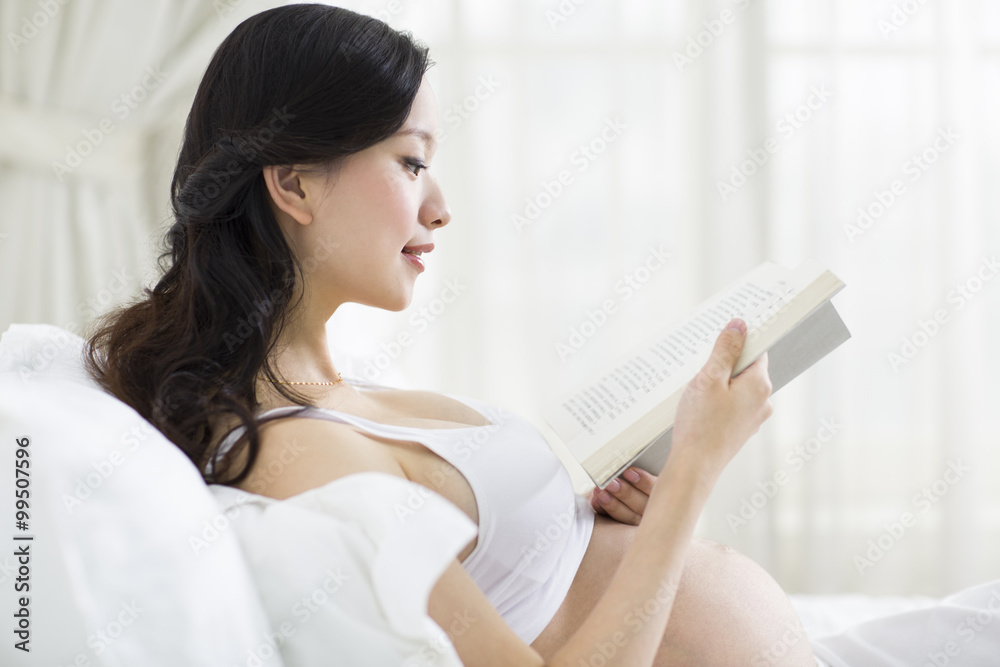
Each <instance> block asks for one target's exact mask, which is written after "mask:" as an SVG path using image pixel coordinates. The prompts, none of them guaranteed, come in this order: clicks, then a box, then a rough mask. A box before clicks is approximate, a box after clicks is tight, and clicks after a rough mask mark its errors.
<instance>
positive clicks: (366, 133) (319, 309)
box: [90, 5, 815, 667]
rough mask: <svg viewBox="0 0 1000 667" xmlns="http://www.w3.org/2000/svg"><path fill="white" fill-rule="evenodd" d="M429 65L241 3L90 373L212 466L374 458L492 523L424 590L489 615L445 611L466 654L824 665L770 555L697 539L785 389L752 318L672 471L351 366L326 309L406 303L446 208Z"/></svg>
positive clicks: (703, 376)
mask: <svg viewBox="0 0 1000 667" xmlns="http://www.w3.org/2000/svg"><path fill="white" fill-rule="evenodd" d="M429 66H430V61H429V60H428V57H427V50H426V48H425V47H422V46H420V45H419V44H417V43H415V42H414V41H413V40H412V39H411V38H410V37H409V36H408V35H406V34H403V33H399V32H397V31H395V30H393V29H391V28H389V27H388V26H387V25H385V24H384V23H382V22H380V21H377V20H375V19H372V18H369V17H366V16H362V15H359V14H355V13H352V12H350V11H347V10H344V9H340V8H335V7H329V6H325V5H288V6H283V7H279V8H276V9H272V10H268V11H265V12H262V13H260V14H257V15H255V16H253V17H251V18H249V19H247V20H246V21H244V22H243V23H241V24H240V25H239V26H238V27H237V28H236V29H235V30H234V31H233V33H232V34H231V35H229V36H228V37H227V38H226V40H225V41H224V42H223V43H222V45H221V46H220V47H219V49H218V50H217V51H216V53H215V54H214V57H213V58H212V61H211V63H210V64H209V67H208V69H207V71H206V73H205V76H204V78H203V80H202V82H201V85H200V86H199V88H198V91H197V94H196V96H195V99H194V104H193V106H192V109H191V112H190V115H189V116H188V119H187V124H186V126H185V130H184V137H183V144H182V146H181V150H180V154H179V157H178V162H177V166H176V169H175V172H174V176H173V182H172V184H171V202H172V207H173V213H174V217H175V222H174V224H173V226H172V227H171V228H170V229H169V231H168V233H167V236H166V243H167V252H166V253H165V257H164V258H166V259H167V260H168V262H167V265H166V267H165V272H164V274H163V276H162V277H161V278H160V279H159V281H158V283H157V284H156V285H155V286H154V287H153V288H152V289H151V290H147V291H146V294H145V295H144V298H143V299H141V300H139V301H137V302H135V303H133V304H131V305H129V306H127V307H125V308H123V309H121V310H119V311H117V312H115V313H113V314H112V315H110V316H108V317H107V318H106V319H105V320H104V321H103V322H102V323H101V327H100V328H99V329H98V330H97V332H96V333H95V334H94V336H93V337H92V338H91V340H90V346H91V347H90V369H91V372H92V373H93V374H94V375H95V377H97V378H98V379H99V380H100V381H101V382H102V384H103V385H104V386H105V387H106V388H107V389H108V390H109V391H111V392H112V393H113V394H115V395H116V396H118V397H119V398H121V399H122V400H123V401H125V402H127V403H129V404H130V405H132V406H133V407H134V408H135V409H136V410H137V411H138V412H139V413H141V414H142V415H143V416H144V417H145V418H146V419H148V420H150V421H151V422H152V423H153V424H155V425H156V426H157V427H158V428H159V429H160V430H162V431H163V432H164V433H165V434H166V435H167V436H168V437H169V438H170V439H171V440H172V441H173V442H174V443H176V445H177V446H178V447H180V448H181V449H182V450H183V451H184V452H185V453H186V454H187V456H189V457H190V458H191V460H192V461H194V462H195V464H196V465H198V466H199V469H200V470H201V471H202V473H203V475H204V477H205V479H206V481H207V482H210V483H223V484H229V485H232V486H236V487H239V488H243V489H246V490H249V491H252V492H254V493H259V494H262V495H266V496H269V497H272V498H276V499H285V498H289V497H291V496H294V495H296V494H299V493H302V492H304V491H307V490H309V489H312V488H316V487H318V486H321V485H323V484H326V483H329V482H330V481H331V480H334V479H337V478H340V477H343V476H346V475H350V474H353V473H359V472H364V471H378V472H382V473H386V474H391V475H398V476H400V477H403V478H406V479H409V480H412V481H414V482H416V483H419V484H422V485H424V486H427V487H428V488H430V489H432V490H433V491H435V492H437V493H439V494H440V495H441V496H443V497H444V498H446V499H448V500H449V501H451V502H452V503H454V504H455V505H456V506H457V507H458V508H459V509H461V510H462V511H463V512H465V513H466V514H467V515H468V516H469V517H470V519H472V520H473V521H475V522H476V523H477V525H478V526H479V531H478V534H477V536H476V537H475V539H473V540H472V541H471V542H470V543H469V544H468V545H466V546H465V548H464V549H463V550H462V552H461V553H459V554H458V556H457V558H456V559H455V560H454V561H453V562H452V564H451V565H450V566H449V567H448V568H447V569H446V570H445V572H444V573H443V575H442V576H441V577H440V579H439V580H438V582H437V584H436V585H435V587H434V589H433V590H432V591H431V596H430V600H429V607H428V613H429V615H430V616H431V618H433V619H434V620H435V622H437V623H438V625H440V626H441V627H442V628H445V629H447V628H449V627H450V625H449V621H450V620H451V619H453V618H454V617H455V615H456V614H457V615H465V617H471V618H474V619H476V622H475V623H472V624H471V626H469V627H468V628H467V629H464V630H463V631H462V632H457V633H451V632H449V635H450V637H451V639H452V642H453V643H454V645H455V648H456V650H457V652H458V654H459V656H460V657H461V659H462V661H463V662H464V664H466V665H470V666H478V665H510V666H517V667H523V666H525V665H543V664H549V665H572V666H573V667H577V666H579V665H629V666H632V667H635V666H641V665H685V666H689V665H717V666H720V667H734V666H739V665H789V666H797V667H805V666H807V665H808V666H811V665H815V661H814V658H813V656H812V651H811V649H810V646H809V642H808V640H806V638H805V634H804V632H803V631H802V630H801V626H800V625H799V624H798V619H797V617H796V615H795V612H794V610H793V609H792V607H791V605H790V604H789V601H788V598H787V596H785V594H784V593H783V592H782V591H781V589H780V588H779V587H778V586H777V584H776V583H775V582H774V581H773V580H772V579H771V578H770V577H769V576H768V575H767V573H766V572H764V571H763V570H762V569H761V568H759V567H758V566H757V565H756V564H754V563H753V562H752V561H750V560H749V559H747V558H745V557H744V556H742V555H740V554H738V553H736V552H734V551H732V550H731V549H728V548H726V547H723V546H721V545H717V544H711V543H706V542H702V541H699V540H693V539H692V535H693V531H694V526H695V522H696V520H697V518H698V515H699V513H700V511H701V510H702V508H703V506H704V504H705V502H706V500H707V497H708V495H709V493H710V491H711V489H712V487H713V485H714V484H715V482H716V480H717V478H718V476H719V474H720V473H721V471H722V470H723V468H724V467H725V465H726V464H727V463H728V461H729V460H730V459H731V458H732V456H733V455H734V454H735V453H736V452H737V451H738V450H739V448H740V447H741V446H742V445H743V444H744V443H745V442H746V440H747V438H749V436H750V435H752V434H753V433H754V432H756V431H757V429H758V428H759V426H760V424H761V423H762V422H763V421H764V420H765V419H766V418H767V417H768V415H769V414H770V412H771V405H770V402H769V400H768V397H769V395H770V390H771V387H770V383H769V381H768V377H767V358H766V356H765V357H763V358H761V359H760V360H758V361H757V362H756V363H754V364H753V365H752V366H750V367H749V368H748V369H747V370H746V371H745V372H744V373H742V374H741V375H739V376H738V377H737V378H735V379H730V377H731V374H732V369H733V367H734V365H735V362H736V359H737V358H738V356H739V354H740V351H741V349H742V345H743V340H744V337H745V333H746V331H745V325H744V324H743V323H742V322H741V321H739V320H734V321H733V322H732V323H731V326H730V327H729V328H727V329H726V330H724V331H723V332H722V333H721V334H720V336H719V338H718V341H717V342H716V346H715V348H714V350H713V353H712V357H711V359H710V361H709V362H708V364H707V365H706V366H705V367H704V368H703V369H702V370H701V372H700V374H699V375H698V376H697V377H696V378H695V379H694V380H693V381H692V382H691V384H690V385H689V386H688V387H687V389H686V392H685V394H684V397H683V400H682V402H681V405H680V407H679V409H678V416H677V421H676V426H675V429H674V436H673V443H674V444H673V450H672V452H671V454H670V458H669V460H668V461H667V464H666V467H665V468H664V469H663V471H662V472H661V474H660V475H659V477H654V476H652V475H649V474H648V473H645V472H643V471H631V470H630V471H627V472H625V473H624V474H623V475H622V477H621V478H619V479H618V480H616V481H615V482H613V483H612V484H611V485H610V486H609V488H608V491H605V492H601V493H599V494H596V495H594V496H593V497H592V498H590V499H586V498H584V497H582V496H578V495H576V494H575V493H574V492H573V487H572V485H571V483H570V478H569V475H568V473H567V472H566V470H565V469H564V468H563V467H562V466H561V465H560V463H559V461H558V459H557V458H556V457H555V455H554V454H553V453H552V452H551V451H550V450H549V448H548V446H547V444H546V442H545V440H544V439H543V438H542V436H541V434H540V433H539V432H538V431H537V430H536V429H535V428H533V427H532V426H531V424H529V423H528V422H527V421H525V420H523V419H520V418H518V417H517V416H515V415H509V414H503V413H502V412H501V411H499V410H497V409H496V408H495V407H493V406H489V405H486V404H484V403H481V402H479V401H476V400H473V399H462V398H459V397H452V396H448V395H442V394H436V393H432V392H428V391H403V390H397V389H392V388H389V387H383V386H378V385H371V384H366V383H362V382H358V381H356V380H352V379H351V378H347V379H345V378H344V377H343V376H342V375H341V374H340V373H339V372H338V371H337V369H336V365H335V364H334V360H333V359H332V358H331V356H330V352H329V349H328V347H327V338H326V330H325V324H326V322H327V320H329V318H330V317H331V316H332V315H333V313H334V311H335V310H336V309H337V308H338V307H339V306H340V305H341V304H344V303H348V302H354V303H361V304H366V305H368V306H372V307H375V308H383V309H386V310H391V311H399V310H403V309H405V308H406V307H407V306H408V305H409V304H410V300H411V298H412V294H413V287H414V283H415V281H416V280H417V279H418V277H419V276H420V273H421V272H422V271H423V270H424V262H426V261H433V256H432V255H431V251H432V249H433V247H434V243H433V241H434V238H435V234H437V233H441V231H442V229H443V228H444V227H445V226H447V225H448V224H449V221H450V220H451V215H450V213H449V210H448V206H447V203H446V200H445V196H444V193H443V192H442V190H441V188H440V187H439V185H438V182H437V180H436V179H435V176H434V170H433V159H434V152H435V148H436V139H437V137H438V136H439V134H440V125H439V121H438V111H437V106H436V102H435V98H434V94H433V91H432V90H431V88H430V87H429V85H428V83H427V80H426V78H425V72H426V70H427V68H428V67H429ZM161 259H163V258H161ZM291 442H294V443H296V447H295V448H294V451H290V449H289V448H288V447H287V443H291ZM539 535H544V536H547V537H546V540H544V541H540V540H539V539H538V536H539Z"/></svg>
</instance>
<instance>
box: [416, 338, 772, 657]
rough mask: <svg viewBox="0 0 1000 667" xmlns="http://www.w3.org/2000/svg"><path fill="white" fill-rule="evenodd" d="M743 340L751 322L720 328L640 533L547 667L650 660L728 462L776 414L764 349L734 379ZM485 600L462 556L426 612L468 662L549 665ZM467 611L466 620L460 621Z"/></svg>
mask: <svg viewBox="0 0 1000 667" xmlns="http://www.w3.org/2000/svg"><path fill="white" fill-rule="evenodd" d="M744 338H745V329H741V330H740V331H733V330H726V331H724V332H723V334H721V335H720V337H719V340H718V341H717V342H716V346H715V348H714V350H713V353H712V357H711V359H710V360H709V362H708V363H707V364H706V365H705V367H704V368H703V369H702V370H701V372H700V373H699V375H698V376H697V377H696V378H695V379H694V380H693V381H692V382H691V383H690V384H689V386H688V388H687V389H686V391H685V394H684V397H683V398H682V400H681V405H680V406H679V407H678V416H677V422H676V424H675V426H674V436H673V446H672V449H671V453H670V455H669V456H668V459H667V462H666V465H665V467H664V469H663V471H662V472H661V473H660V476H659V479H658V481H657V483H656V486H655V487H654V488H653V492H652V494H650V497H649V503H648V505H647V508H646V512H645V514H644V517H643V520H642V523H641V524H640V525H639V527H638V528H637V529H636V535H635V539H634V541H633V543H632V545H631V547H630V548H629V550H628V551H627V552H626V554H625V556H624V557H623V558H622V562H621V564H620V565H619V567H618V569H617V571H616V572H615V573H614V575H613V576H612V579H611V582H610V584H609V586H608V587H607V589H606V591H605V593H604V595H603V596H602V597H601V598H600V600H599V601H598V603H597V604H596V605H595V606H594V609H593V610H592V611H591V613H590V615H589V616H588V617H587V618H586V619H585V620H584V622H583V623H582V624H581V626H580V627H579V628H578V629H577V630H576V632H574V633H573V635H572V636H571V637H570V638H569V640H568V641H567V642H566V644H564V645H563V646H562V647H560V649H559V650H558V651H557V652H556V653H555V654H554V655H553V656H552V658H551V660H550V661H549V663H548V664H549V665H553V666H562V665H565V666H566V667H577V666H578V665H580V664H581V661H582V664H596V663H595V662H592V658H595V657H596V656H597V655H600V656H601V660H600V664H602V665H607V666H608V667H611V666H612V665H628V666H630V667H636V666H641V665H651V664H652V662H653V659H654V657H655V654H656V652H657V650H658V648H659V645H660V642H661V641H662V638H663V635H664V630H665V628H666V625H667V621H668V619H669V617H670V611H671V608H672V606H673V601H674V597H675V594H676V591H677V585H678V582H679V581H680V577H681V572H682V570H683V566H684V557H685V554H686V552H687V549H688V546H689V544H690V542H691V537H692V535H693V533H694V527H695V523H696V522H697V519H698V516H699V514H700V513H701V510H702V508H703V507H704V505H705V502H706V501H707V500H708V496H709V494H710V493H711V490H712V487H713V486H714V484H715V481H716V479H717V478H718V475H719V474H720V473H721V472H722V470H723V468H724V467H725V465H726V464H727V463H728V462H729V460H730V459H731V458H732V456H733V455H735V453H736V452H737V451H738V450H739V448H740V447H741V446H742V445H743V443H744V442H746V440H747V438H749V437H750V435H752V434H753V433H755V432H756V431H757V430H758V429H759V427H760V424H761V423H762V422H763V421H764V420H765V419H767V417H768V416H769V415H770V413H771V405H770V402H769V401H768V396H769V395H770V392H771V385H770V381H769V380H768V376H767V357H766V356H765V357H763V358H762V359H761V360H759V361H758V362H756V363H754V364H752V365H751V366H750V367H748V368H747V370H746V371H745V372H744V373H742V374H741V375H740V376H739V377H738V378H736V379H733V380H730V376H731V374H732V370H733V367H734V366H735V364H736V360H737V359H738V358H739V355H740V352H741V351H742V348H743V342H744ZM477 593H478V595H477ZM484 600H485V597H484V596H482V594H481V593H479V592H478V589H477V588H476V586H475V584H474V583H473V582H472V580H471V578H469V576H468V575H467V574H466V573H465V572H464V571H462V570H461V567H460V566H459V565H458V564H457V563H455V564H453V567H450V568H449V569H448V571H447V572H446V573H445V574H444V575H443V576H442V577H441V579H440V580H439V581H438V584H437V585H436V586H435V588H434V589H433V590H432V592H431V599H430V604H429V613H430V615H431V617H432V618H433V619H434V620H435V622H437V623H438V625H440V626H441V627H442V628H443V629H444V630H445V631H446V632H447V633H448V634H449V636H450V637H451V640H452V643H453V644H454V645H455V647H456V650H457V651H458V653H459V656H460V657H461V658H462V660H463V662H464V664H465V665H466V667H486V666H494V665H496V666H501V665H519V666H520V665H543V664H545V663H544V661H543V660H542V659H541V657H540V656H539V655H538V654H537V652H535V651H534V650H533V649H531V648H530V647H528V646H526V645H525V644H524V643H523V642H522V641H520V640H519V639H518V638H517V637H516V636H515V635H514V634H513V632H512V631H511V630H510V629H509V628H507V626H506V625H505V624H504V623H503V619H502V618H500V616H499V614H497V612H496V611H495V610H493V608H492V607H490V606H489V605H488V603H487V604H486V605H483V601H484ZM637 608H638V609H640V610H641V613H635V610H636V609H637ZM463 614H467V616H466V621H467V622H466V623H455V622H454V621H455V619H457V618H460V617H462V615H463ZM472 617H474V618H475V619H476V620H475V621H474V622H471V621H469V619H470V618H472Z"/></svg>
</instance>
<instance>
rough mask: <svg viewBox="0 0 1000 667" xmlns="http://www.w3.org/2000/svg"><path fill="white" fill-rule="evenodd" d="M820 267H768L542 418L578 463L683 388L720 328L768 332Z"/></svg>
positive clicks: (765, 265)
mask: <svg viewBox="0 0 1000 667" xmlns="http://www.w3.org/2000/svg"><path fill="white" fill-rule="evenodd" d="M816 268H817V267H815V266H809V267H806V266H802V269H803V270H801V271H800V270H796V271H795V272H790V271H788V270H787V269H784V268H782V267H780V266H778V265H776V264H772V263H765V264H763V265H761V266H760V267H758V268H757V269H756V270H754V271H752V272H751V273H750V274H749V275H747V276H746V277H745V278H743V279H741V280H739V281H737V282H736V283H734V284H731V285H730V286H729V287H727V288H726V289H724V290H723V291H722V292H720V293H718V294H717V295H715V296H713V297H712V298H711V299H709V300H708V301H706V302H705V303H703V304H702V305H701V306H699V308H698V309H697V310H696V311H695V313H694V315H692V316H691V317H690V318H688V319H687V320H686V321H684V322H683V324H681V325H680V326H678V327H677V328H676V329H674V330H673V331H671V332H669V333H668V334H666V335H665V336H664V335H662V334H660V335H659V336H658V337H655V338H653V339H651V340H650V341H647V343H646V344H644V346H643V347H642V348H641V349H642V351H641V352H640V353H639V354H633V355H632V356H630V357H627V358H626V359H625V360H623V361H620V362H619V363H618V364H617V365H616V366H614V367H613V368H612V370H610V371H609V372H607V373H606V374H604V375H603V376H601V377H599V378H598V379H597V380H595V381H593V382H591V383H589V384H587V385H586V386H585V387H584V388H583V389H581V390H579V391H577V392H574V393H571V394H569V395H567V396H564V397H563V398H562V399H561V400H560V401H559V403H557V404H556V405H555V406H552V407H550V408H549V409H548V410H547V411H545V412H543V418H545V420H546V422H548V423H549V425H550V426H552V428H553V430H554V431H555V432H556V434H557V435H558V436H559V437H560V438H561V439H562V440H563V442H565V443H566V444H567V445H568V446H570V448H571V450H572V451H573V453H574V455H575V456H578V457H579V458H580V459H581V460H582V459H584V458H586V457H588V456H590V455H591V454H592V453H593V452H594V451H596V450H597V449H598V448H600V446H601V445H602V444H603V442H604V441H605V438H606V437H608V436H609V434H611V433H615V432H617V431H620V430H621V429H623V428H624V427H625V426H627V425H628V424H629V423H630V422H632V421H634V420H635V418H636V417H637V415H639V414H643V413H644V412H645V411H647V410H650V409H652V408H653V407H654V406H655V405H656V403H657V402H658V401H659V400H660V399H661V398H662V397H663V396H664V395H666V394H670V393H672V392H673V391H676V390H677V389H680V388H681V387H683V386H684V385H685V384H687V382H688V381H690V378H691V377H692V376H693V374H694V373H695V372H697V370H698V369H700V368H701V366H703V365H704V363H705V362H706V361H707V359H708V357H709V355H710V354H711V350H712V347H713V346H714V344H715V340H716V338H718V335H719V333H720V332H721V331H722V328H723V327H724V326H725V325H726V323H728V322H729V320H731V319H732V318H734V317H741V318H743V319H744V320H746V322H747V326H748V332H749V331H752V330H753V329H755V328H756V327H760V326H762V325H766V323H767V321H768V320H769V319H770V318H772V317H773V316H774V315H775V314H776V313H778V312H780V311H781V310H782V308H783V307H784V306H785V305H786V304H787V303H788V301H789V300H790V299H791V298H792V297H794V296H795V295H796V294H797V293H798V292H799V291H800V289H801V288H802V287H804V286H805V285H807V284H808V283H809V282H811V280H812V279H813V278H814V277H815V275H817V271H816Z"/></svg>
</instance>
